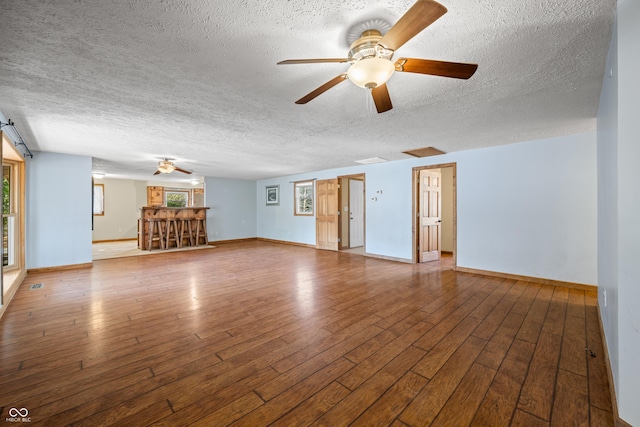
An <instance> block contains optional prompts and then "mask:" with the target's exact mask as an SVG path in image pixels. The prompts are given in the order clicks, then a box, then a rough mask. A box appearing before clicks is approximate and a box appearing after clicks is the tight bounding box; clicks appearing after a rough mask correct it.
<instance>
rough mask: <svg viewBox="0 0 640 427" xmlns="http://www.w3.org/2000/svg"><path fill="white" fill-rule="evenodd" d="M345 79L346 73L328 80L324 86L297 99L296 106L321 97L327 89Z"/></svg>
mask: <svg viewBox="0 0 640 427" xmlns="http://www.w3.org/2000/svg"><path fill="white" fill-rule="evenodd" d="M346 79H347V74H346V73H345V74H340V75H339V76H336V77H334V78H333V79H331V80H329V81H328V82H326V83H325V84H323V85H322V86H320V87H319V88H318V89H316V90H314V91H313V92H310V93H308V94H307V95H305V96H303V97H302V98H300V99H298V100H297V101H296V104H306V103H307V102H309V101H311V100H312V99H313V98H315V97H316V96H318V95H322V94H323V93H325V92H326V91H328V90H329V89H331V88H332V87H334V86H335V85H337V84H338V83H341V82H343V81H345V80H346Z"/></svg>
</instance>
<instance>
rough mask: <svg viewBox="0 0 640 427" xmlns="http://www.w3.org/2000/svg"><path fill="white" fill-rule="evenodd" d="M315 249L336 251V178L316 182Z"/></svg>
mask: <svg viewBox="0 0 640 427" xmlns="http://www.w3.org/2000/svg"><path fill="white" fill-rule="evenodd" d="M316 248H317V249H327V250H331V251H337V250H338V178H333V179H324V180H318V181H316Z"/></svg>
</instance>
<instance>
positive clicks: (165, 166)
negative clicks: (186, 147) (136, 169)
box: [158, 160, 176, 173]
mask: <svg viewBox="0 0 640 427" xmlns="http://www.w3.org/2000/svg"><path fill="white" fill-rule="evenodd" d="M158 170H159V171H160V172H162V173H171V172H173V171H174V170H176V167H175V166H174V165H173V163H171V162H170V161H168V160H162V161H160V162H159V163H158Z"/></svg>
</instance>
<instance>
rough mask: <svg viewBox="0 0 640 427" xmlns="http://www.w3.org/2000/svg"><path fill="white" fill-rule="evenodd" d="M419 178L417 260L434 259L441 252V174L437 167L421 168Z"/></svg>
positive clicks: (436, 258)
mask: <svg viewBox="0 0 640 427" xmlns="http://www.w3.org/2000/svg"><path fill="white" fill-rule="evenodd" d="M419 179H420V185H419V199H420V212H419V215H418V216H419V218H420V224H419V230H420V242H419V250H418V254H419V256H420V260H419V261H420V262H427V261H436V260H439V259H440V255H441V252H442V248H441V242H442V229H441V223H442V196H441V191H442V176H441V173H440V170H439V169H422V170H421V171H420V177H419Z"/></svg>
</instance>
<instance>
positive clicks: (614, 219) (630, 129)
mask: <svg viewBox="0 0 640 427" xmlns="http://www.w3.org/2000/svg"><path fill="white" fill-rule="evenodd" d="M638 22H640V3H639V2H637V1H632V0H620V1H619V2H618V10H617V22H616V24H615V25H614V29H613V35H612V41H611V47H610V52H609V58H608V61H607V69H606V73H605V79H604V85H603V90H602V95H601V99H600V109H599V111H598V184H599V186H598V196H599V200H598V206H599V210H598V213H599V224H598V225H599V230H598V237H599V241H598V255H599V256H598V266H599V285H600V292H601V296H602V297H601V298H600V300H599V304H600V311H601V315H602V322H603V326H604V329H605V336H606V341H607V348H608V351H609V357H610V360H611V369H612V373H613V377H614V384H615V388H616V394H617V397H618V412H619V415H620V417H621V418H622V419H623V420H625V421H626V422H627V423H629V424H631V425H640V406H639V405H638V392H639V391H640V366H639V365H638V355H639V354H640V314H639V313H638V309H637V305H638V302H639V301H640V263H639V262H638V259H640V226H638V218H640V198H639V197H638V194H639V193H638V183H640V170H639V168H638V166H637V164H638V159H640V144H639V143H638V142H639V141H640V128H639V127H638V110H639V109H640V101H638V100H639V99H640V85H638V82H637V72H638V70H639V69H640V55H638V46H637V45H638V40H640V26H638ZM605 293H606V298H605Z"/></svg>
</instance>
